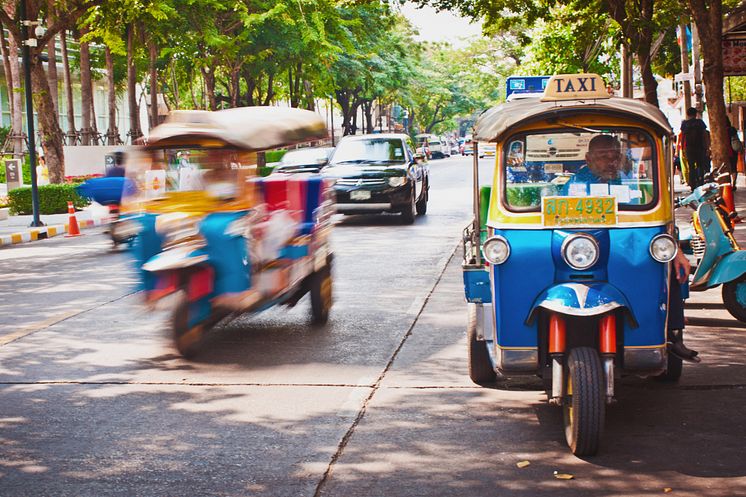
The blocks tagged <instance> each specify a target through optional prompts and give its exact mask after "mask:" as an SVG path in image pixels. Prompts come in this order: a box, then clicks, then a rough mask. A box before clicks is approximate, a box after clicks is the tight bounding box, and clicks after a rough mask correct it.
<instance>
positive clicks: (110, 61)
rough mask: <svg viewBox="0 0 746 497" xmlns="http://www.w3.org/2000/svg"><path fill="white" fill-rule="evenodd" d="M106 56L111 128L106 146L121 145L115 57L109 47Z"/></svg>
mask: <svg viewBox="0 0 746 497" xmlns="http://www.w3.org/2000/svg"><path fill="white" fill-rule="evenodd" d="M104 54H105V55H106V86H107V94H106V95H107V102H108V107H109V127H108V128H107V130H106V144H107V145H117V144H118V143H119V128H117V93H116V87H115V86H114V57H113V56H112V55H111V50H110V49H109V46H108V45H107V46H106V47H104Z"/></svg>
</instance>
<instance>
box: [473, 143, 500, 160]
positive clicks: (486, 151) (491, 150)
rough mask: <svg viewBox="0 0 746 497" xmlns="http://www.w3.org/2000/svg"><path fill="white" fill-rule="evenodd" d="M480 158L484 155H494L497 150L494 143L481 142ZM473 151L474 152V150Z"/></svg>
mask: <svg viewBox="0 0 746 497" xmlns="http://www.w3.org/2000/svg"><path fill="white" fill-rule="evenodd" d="M478 148H479V158H480V159H481V158H482V157H494V156H495V151H496V150H497V149H496V147H495V144H494V143H488V142H479V147H478ZM472 153H474V152H473V151H472Z"/></svg>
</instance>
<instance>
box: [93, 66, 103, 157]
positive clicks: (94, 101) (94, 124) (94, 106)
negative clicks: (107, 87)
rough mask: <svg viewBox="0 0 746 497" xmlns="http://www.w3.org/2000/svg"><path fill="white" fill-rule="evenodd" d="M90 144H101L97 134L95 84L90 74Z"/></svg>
mask: <svg viewBox="0 0 746 497" xmlns="http://www.w3.org/2000/svg"><path fill="white" fill-rule="evenodd" d="M91 145H101V143H99V136H98V119H97V118H96V85H95V84H94V81H93V75H92V74H91Z"/></svg>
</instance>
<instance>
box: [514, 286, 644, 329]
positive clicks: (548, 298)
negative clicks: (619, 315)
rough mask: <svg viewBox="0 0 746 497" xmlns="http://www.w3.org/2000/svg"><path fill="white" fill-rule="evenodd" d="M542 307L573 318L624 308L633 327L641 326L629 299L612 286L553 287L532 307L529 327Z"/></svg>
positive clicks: (528, 321)
mask: <svg viewBox="0 0 746 497" xmlns="http://www.w3.org/2000/svg"><path fill="white" fill-rule="evenodd" d="M540 308H542V309H546V310H548V311H552V312H557V313H559V314H567V315H570V316H597V315H599V314H604V313H606V312H609V311H612V310H614V309H618V308H622V309H624V310H625V311H626V312H625V315H626V316H627V319H628V320H629V323H630V325H631V326H632V327H633V328H637V327H638V324H637V319H635V315H634V313H633V312H632V308H631V306H630V305H629V302H628V301H627V298H626V297H625V296H624V294H623V293H622V292H621V291H619V289H617V288H616V287H615V286H613V285H611V284H609V283H587V284H586V283H560V284H557V285H553V286H550V287H549V288H547V289H545V290H544V291H543V292H542V293H541V295H539V296H538V297H537V298H536V300H534V303H533V304H532V305H531V310H530V311H529V313H528V317H527V318H526V324H527V325H530V324H532V323H533V321H534V319H536V315H537V314H538V310H539V309H540Z"/></svg>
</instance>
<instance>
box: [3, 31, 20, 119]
mask: <svg viewBox="0 0 746 497" xmlns="http://www.w3.org/2000/svg"><path fill="white" fill-rule="evenodd" d="M6 43H7V40H6V39H5V30H4V29H0V55H2V57H3V73H4V74H5V90H6V91H7V92H8V106H9V108H10V115H11V117H12V116H13V81H11V79H10V55H9V54H8V46H7V45H6ZM14 55H15V54H14ZM17 58H18V56H17V55H16V59H17Z"/></svg>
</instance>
